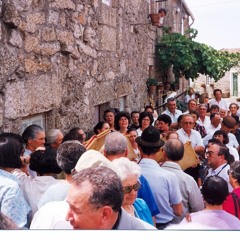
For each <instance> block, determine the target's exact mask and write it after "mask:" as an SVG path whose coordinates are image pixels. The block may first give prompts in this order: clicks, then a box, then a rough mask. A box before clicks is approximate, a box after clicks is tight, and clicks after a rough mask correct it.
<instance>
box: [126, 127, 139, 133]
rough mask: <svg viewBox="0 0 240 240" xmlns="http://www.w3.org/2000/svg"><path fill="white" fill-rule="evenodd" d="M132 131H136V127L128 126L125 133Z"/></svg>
mask: <svg viewBox="0 0 240 240" xmlns="http://www.w3.org/2000/svg"><path fill="white" fill-rule="evenodd" d="M132 131H134V132H136V133H137V129H136V128H134V127H130V128H129V129H128V130H127V134H129V133H130V132H132Z"/></svg>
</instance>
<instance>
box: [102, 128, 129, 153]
mask: <svg viewBox="0 0 240 240" xmlns="http://www.w3.org/2000/svg"><path fill="white" fill-rule="evenodd" d="M104 149H105V151H106V154H107V155H109V156H112V155H115V154H120V153H124V152H125V151H126V149H127V138H126V137H124V136H123V134H121V133H120V132H111V133H109V134H108V135H107V136H106V139H105V144H104Z"/></svg>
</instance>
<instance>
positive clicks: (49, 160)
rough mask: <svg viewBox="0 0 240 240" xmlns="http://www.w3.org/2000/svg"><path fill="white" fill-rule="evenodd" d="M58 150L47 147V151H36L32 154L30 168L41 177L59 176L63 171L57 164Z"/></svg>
mask: <svg viewBox="0 0 240 240" xmlns="http://www.w3.org/2000/svg"><path fill="white" fill-rule="evenodd" d="M56 158H57V150H56V149H54V148H51V147H46V149H45V150H36V151H35V152H33V153H32V154H31V157H30V165H29V168H30V169H31V170H33V171H35V172H37V173H38V174H39V175H40V176H42V175H44V174H46V173H53V174H58V173H61V172H62V169H61V168H60V167H59V166H58V164H57V160H56Z"/></svg>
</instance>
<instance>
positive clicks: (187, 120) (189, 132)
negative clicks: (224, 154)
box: [177, 114, 204, 182]
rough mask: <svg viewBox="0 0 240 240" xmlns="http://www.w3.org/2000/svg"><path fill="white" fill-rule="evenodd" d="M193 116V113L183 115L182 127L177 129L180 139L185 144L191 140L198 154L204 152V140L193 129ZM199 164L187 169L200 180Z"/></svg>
mask: <svg viewBox="0 0 240 240" xmlns="http://www.w3.org/2000/svg"><path fill="white" fill-rule="evenodd" d="M193 123H194V121H193V118H192V116H191V115H189V114H186V115H183V117H182V128H181V129H179V130H177V133H178V136H179V140H180V141H182V143H183V144H185V143H186V142H189V141H190V142H191V145H192V148H193V150H194V151H195V152H196V154H197V155H198V156H201V154H202V153H203V152H204V145H203V140H202V137H201V135H200V133H199V132H198V131H196V130H193ZM199 167H200V166H199V165H197V166H196V167H190V168H187V169H186V170H185V172H186V173H188V174H189V175H190V176H192V177H193V178H194V179H195V181H196V182H197V181H198V176H199Z"/></svg>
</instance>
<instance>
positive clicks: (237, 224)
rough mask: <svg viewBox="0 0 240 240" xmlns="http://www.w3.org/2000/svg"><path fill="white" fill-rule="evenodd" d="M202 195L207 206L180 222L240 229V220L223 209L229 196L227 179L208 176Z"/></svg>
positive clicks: (222, 228) (224, 228)
mask: <svg viewBox="0 0 240 240" xmlns="http://www.w3.org/2000/svg"><path fill="white" fill-rule="evenodd" d="M202 195H203V199H204V200H205V204H206V208H205V209H204V210H202V211H199V212H196V213H191V214H190V216H188V218H187V219H186V218H185V219H183V220H182V222H181V223H180V224H185V223H186V222H189V221H191V222H194V223H199V224H203V225H205V226H207V227H212V228H216V229H220V230H240V221H239V219H237V218H236V217H234V216H233V215H231V214H229V213H227V212H225V211H224V210H223V209H222V204H223V202H224V200H225V199H226V197H227V196H228V186H227V183H226V181H225V180H224V179H223V178H221V177H219V176H211V177H208V178H207V179H206V180H205V181H204V183H203V186H202Z"/></svg>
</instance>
